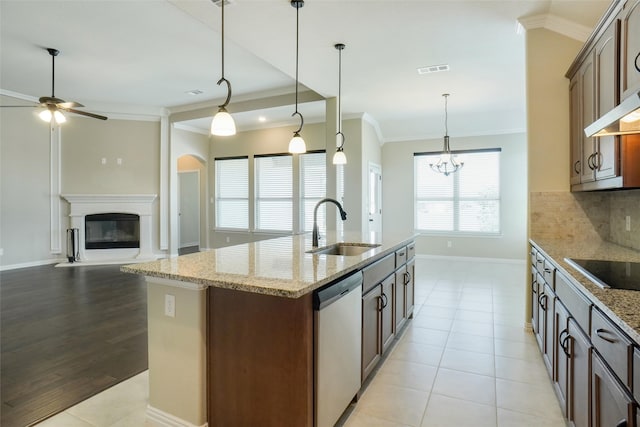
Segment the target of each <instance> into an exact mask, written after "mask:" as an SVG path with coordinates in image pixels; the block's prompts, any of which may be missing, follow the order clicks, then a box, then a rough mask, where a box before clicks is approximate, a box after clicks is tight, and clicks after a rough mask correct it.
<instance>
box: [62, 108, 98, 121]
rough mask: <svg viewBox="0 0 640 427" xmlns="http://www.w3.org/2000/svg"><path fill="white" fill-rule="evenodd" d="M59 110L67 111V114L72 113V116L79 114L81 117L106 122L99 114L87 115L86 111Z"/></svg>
mask: <svg viewBox="0 0 640 427" xmlns="http://www.w3.org/2000/svg"><path fill="white" fill-rule="evenodd" d="M61 110H64V111H68V112H70V113H74V114H80V115H81V116H87V117H92V118H94V119H98V120H107V117H105V116H101V115H99V114H93V113H88V112H86V111H80V110H74V109H72V108H61Z"/></svg>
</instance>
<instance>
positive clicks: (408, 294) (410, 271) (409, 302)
mask: <svg viewBox="0 0 640 427" xmlns="http://www.w3.org/2000/svg"><path fill="white" fill-rule="evenodd" d="M409 253H410V254H411V253H412V251H411V246H409ZM415 278H416V260H415V259H414V258H411V259H410V260H409V261H407V272H406V276H405V281H404V288H405V316H406V317H407V319H409V318H411V317H413V307H414V306H415V305H416V292H415V290H416V280H415Z"/></svg>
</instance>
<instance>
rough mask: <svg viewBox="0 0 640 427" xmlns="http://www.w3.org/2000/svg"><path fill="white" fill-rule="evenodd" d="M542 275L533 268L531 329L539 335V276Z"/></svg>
mask: <svg viewBox="0 0 640 427" xmlns="http://www.w3.org/2000/svg"><path fill="white" fill-rule="evenodd" d="M539 276H540V275H539V274H538V273H537V272H536V270H535V268H533V267H532V268H531V329H533V333H534V334H535V335H536V336H537V335H538V332H539V329H540V327H539V325H538V304H539V303H538V286H539V285H538V277H539Z"/></svg>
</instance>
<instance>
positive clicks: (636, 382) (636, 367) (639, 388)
mask: <svg viewBox="0 0 640 427" xmlns="http://www.w3.org/2000/svg"><path fill="white" fill-rule="evenodd" d="M633 397H635V399H636V401H637V402H640V349H638V348H636V349H635V350H634V351H633ZM638 413H639V414H640V410H639V411H638ZM636 427H640V423H639V424H637V425H636Z"/></svg>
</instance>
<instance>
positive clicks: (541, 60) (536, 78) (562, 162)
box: [526, 29, 582, 191]
mask: <svg viewBox="0 0 640 427" xmlns="http://www.w3.org/2000/svg"><path fill="white" fill-rule="evenodd" d="M581 48H582V43H581V42H578V41H576V40H573V39H570V38H568V37H565V36H563V35H560V34H558V33H554V32H553V31H549V30H546V29H536V30H529V31H527V34H526V55H527V56H526V57H527V65H526V75H527V127H528V145H529V148H528V157H529V191H569V154H570V152H569V151H570V136H569V80H568V79H567V78H566V77H565V76H564V75H565V73H566V72H567V69H568V68H569V66H570V65H571V62H573V59H574V58H575V56H576V55H577V53H578V51H579V50H580V49H581Z"/></svg>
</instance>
